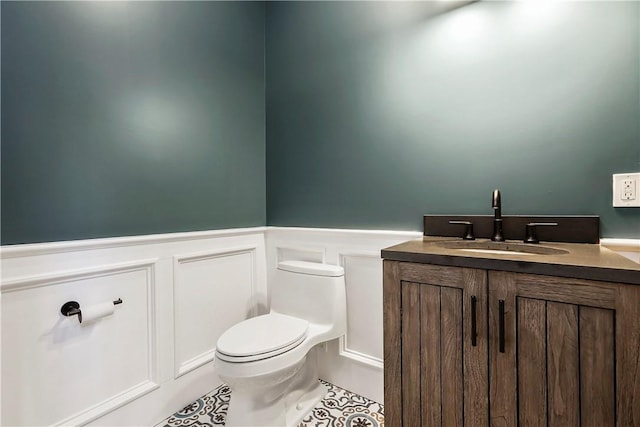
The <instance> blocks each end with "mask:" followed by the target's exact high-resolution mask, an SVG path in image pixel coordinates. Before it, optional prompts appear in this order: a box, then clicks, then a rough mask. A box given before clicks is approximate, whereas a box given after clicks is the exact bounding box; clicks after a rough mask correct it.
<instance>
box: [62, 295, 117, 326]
mask: <svg viewBox="0 0 640 427" xmlns="http://www.w3.org/2000/svg"><path fill="white" fill-rule="evenodd" d="M118 304H122V299H121V298H118V299H117V300H115V301H113V305H118ZM60 313H62V314H63V315H64V316H67V317H70V316H76V315H77V316H78V320H79V321H80V323H82V310H81V309H80V304H79V303H78V301H67V302H65V303H64V304H62V307H60Z"/></svg>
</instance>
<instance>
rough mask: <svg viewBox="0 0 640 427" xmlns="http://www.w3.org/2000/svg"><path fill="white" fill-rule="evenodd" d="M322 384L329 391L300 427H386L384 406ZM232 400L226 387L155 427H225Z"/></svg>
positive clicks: (220, 388)
mask: <svg viewBox="0 0 640 427" xmlns="http://www.w3.org/2000/svg"><path fill="white" fill-rule="evenodd" d="M320 381H321V382H322V383H323V384H325V385H326V386H327V387H328V389H329V391H328V393H327V394H326V396H325V397H324V399H322V401H320V403H318V405H316V406H315V407H314V408H313V409H312V410H311V412H310V413H309V414H308V415H307V416H306V417H304V419H303V420H302V422H301V423H300V424H299V426H298V427H384V408H383V405H382V404H380V403H377V402H374V401H372V400H369V399H367V398H365V397H362V396H360V395H357V394H355V393H352V392H350V391H347V390H344V389H342V388H340V387H337V386H335V385H333V384H330V383H328V382H325V381H322V380H320ZM230 399H231V392H230V390H229V387H227V386H226V385H224V384H223V385H221V386H220V387H218V388H216V389H215V390H213V391H212V392H211V393H208V394H206V395H205V396H203V397H201V398H200V399H198V400H196V401H195V402H193V403H191V404H189V405H187V406H185V407H184V408H183V409H182V410H180V411H178V412H176V413H175V414H173V415H172V416H170V417H169V418H167V419H166V420H164V421H162V422H161V423H160V424H158V425H157V426H156V427H178V426H181V427H186V426H202V427H213V426H223V425H224V422H225V417H226V414H227V408H228V407H229V400H230ZM256 427H262V426H256Z"/></svg>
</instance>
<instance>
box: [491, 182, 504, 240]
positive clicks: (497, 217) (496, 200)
mask: <svg viewBox="0 0 640 427" xmlns="http://www.w3.org/2000/svg"><path fill="white" fill-rule="evenodd" d="M491 207H492V208H493V236H492V237H491V240H493V241H494V242H504V236H503V235H502V200H501V199H500V190H493V197H492V200H491Z"/></svg>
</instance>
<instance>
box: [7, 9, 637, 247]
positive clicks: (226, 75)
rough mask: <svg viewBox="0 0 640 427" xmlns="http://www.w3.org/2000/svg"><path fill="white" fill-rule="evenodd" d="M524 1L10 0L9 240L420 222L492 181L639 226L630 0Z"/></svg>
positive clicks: (628, 233)
mask: <svg viewBox="0 0 640 427" xmlns="http://www.w3.org/2000/svg"><path fill="white" fill-rule="evenodd" d="M532 3H534V4H535V2H518V3H516V2H505V3H500V2H476V3H473V4H470V5H467V6H464V7H462V8H460V9H457V10H454V11H450V12H447V13H443V14H440V15H437V16H434V15H433V11H432V10H431V8H432V7H433V6H434V5H435V4H436V3H435V2H406V3H405V2H392V3H384V2H269V3H266V4H265V3H261V2H2V3H1V9H2V10H1V11H2V157H1V162H2V163H1V174H2V177H1V178H2V188H1V203H2V205H1V208H2V223H1V230H0V233H1V234H0V235H1V240H2V244H4V245H6V244H15V243H32V242H45V241H56V240H73V239H84V238H94V237H112V236H124V235H139V234H151V233H165V232H175V231H192V230H204V229H220V228H233V227H243V226H254V225H264V224H265V223H266V224H269V225H283V226H309V227H349V228H375V229H398V230H419V229H421V217H422V215H423V214H425V213H459V214H489V213H490V211H491V210H490V206H489V202H490V200H489V199H490V194H491V190H493V188H500V189H501V190H502V193H503V202H504V209H503V212H504V213H505V214H595V215H600V216H601V217H602V235H603V236H604V237H628V238H640V209H633V208H626V209H620V208H618V209H614V208H612V207H611V184H610V182H611V174H612V173H617V172H634V171H640V142H639V141H640V120H639V119H638V118H639V117H640V29H639V26H640V24H639V22H640V4H638V3H635V2H593V3H587V2H559V3H558V4H553V3H551V4H550V5H547V7H546V8H542V7H540V6H538V7H535V8H531V5H532ZM545 3H546V2H545ZM526 7H530V9H528V10H524V8H526ZM265 14H266V15H265ZM265 49H266V50H265ZM265 60H266V68H265ZM265 72H266V89H265V75H264V73H265ZM265 90H266V92H265ZM265 124H266V132H265ZM265 144H266V145H265ZM265 151H266V153H265ZM265 155H266V160H265ZM265 162H266V170H265ZM265 177H266V180H265ZM265 181H266V184H265ZM265 185H266V193H265ZM267 196H268V197H267Z"/></svg>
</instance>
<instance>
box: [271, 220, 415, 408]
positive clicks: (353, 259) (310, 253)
mask: <svg viewBox="0 0 640 427" xmlns="http://www.w3.org/2000/svg"><path fill="white" fill-rule="evenodd" d="M421 236H422V233H420V232H415V233H414V232H388V231H367V230H333V229H310V228H286V227H270V228H269V229H268V230H267V240H266V242H267V277H268V278H269V281H270V282H269V283H272V282H271V281H272V280H273V279H274V273H275V270H276V268H277V264H278V261H281V260H283V259H294V260H304V261H315V262H325V263H327V264H334V265H341V266H343V267H344V269H345V284H346V291H347V333H346V334H345V336H344V337H342V338H339V339H336V340H333V341H331V342H329V343H326V344H323V345H321V347H322V348H321V351H319V352H318V363H319V367H320V377H321V378H322V379H325V380H327V381H329V382H331V383H334V384H337V385H339V386H340V387H343V388H345V389H347V390H351V391H353V392H355V393H358V394H360V395H362V396H365V397H367V398H369V399H371V400H374V401H377V402H382V400H383V375H382V374H383V365H382V362H383V354H382V259H381V258H380V250H381V249H383V248H385V247H388V246H391V245H394V244H397V243H400V242H403V241H406V240H409V239H414V238H420V237H421ZM320 254H322V255H323V256H322V257H321V256H320Z"/></svg>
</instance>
